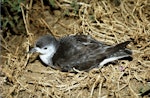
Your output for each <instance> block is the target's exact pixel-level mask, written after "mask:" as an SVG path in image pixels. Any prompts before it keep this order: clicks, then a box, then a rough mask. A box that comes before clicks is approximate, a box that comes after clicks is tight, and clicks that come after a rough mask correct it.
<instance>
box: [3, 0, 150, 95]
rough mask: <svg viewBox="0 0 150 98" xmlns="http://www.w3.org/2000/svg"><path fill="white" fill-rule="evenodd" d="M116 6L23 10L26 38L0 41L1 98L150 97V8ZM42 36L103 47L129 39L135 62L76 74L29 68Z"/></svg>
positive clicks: (62, 4) (66, 4)
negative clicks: (82, 38) (78, 38)
mask: <svg viewBox="0 0 150 98" xmlns="http://www.w3.org/2000/svg"><path fill="white" fill-rule="evenodd" d="M115 1H116V0H113V1H111V0H110V1H109V0H100V1H99V0H94V1H93V0H91V1H89V0H87V1H84V0H83V1H78V2H72V1H69V0H60V1H55V3H56V7H55V9H52V8H51V7H50V6H48V5H46V4H44V3H43V2H42V0H41V2H40V1H38V2H33V1H32V0H31V1H30V2H28V3H27V4H21V8H22V13H23V16H24V17H23V18H24V23H25V27H26V32H27V35H24V34H22V35H9V34H8V35H7V37H5V38H3V36H1V41H2V44H1V47H2V52H1V53H2V55H1V62H2V64H1V73H0V80H1V82H0V85H1V86H0V96H2V97H6V98H7V97H8V98H11V97H17V98H30V97H40V98H42V97H46V98H49V97H50V98H55V97H58V98H61V97H62V98H70V97H71V98H77V97H78V98H87V97H90V98H98V97H103V98H114V97H115V98H140V97H141V98H142V96H143V97H144V98H148V97H150V94H148V91H150V83H149V82H150V28H149V26H150V10H149V9H150V2H149V0H122V1H121V4H120V5H119V4H114V3H115ZM73 4H74V5H73ZM115 5H116V6H115ZM117 5H119V6H117ZM45 34H52V35H54V36H55V37H56V38H60V37H63V36H67V35H70V34H85V35H91V36H93V37H94V38H95V39H97V40H99V41H103V42H105V43H107V44H115V43H119V42H123V41H126V40H129V39H132V40H133V42H132V43H130V44H129V45H128V48H130V49H131V50H132V51H133V60H132V61H125V60H121V61H118V62H117V63H116V64H115V65H112V64H109V65H108V66H104V67H103V68H99V69H98V68H97V69H92V70H91V71H89V72H79V73H77V74H75V73H65V72H60V71H58V70H54V69H52V68H50V67H45V66H43V65H42V64H41V62H40V61H39V60H38V59H37V60H34V61H32V62H31V58H32V56H30V55H29V54H27V53H26V52H27V51H29V47H30V46H33V44H34V42H35V40H36V39H37V38H38V37H40V36H42V35H45ZM33 58H35V57H33ZM141 94H142V96H141Z"/></svg>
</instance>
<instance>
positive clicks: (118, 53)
mask: <svg viewBox="0 0 150 98" xmlns="http://www.w3.org/2000/svg"><path fill="white" fill-rule="evenodd" d="M130 42H131V41H126V42H123V43H120V44H117V45H115V46H110V47H109V48H107V49H106V51H105V54H104V55H105V59H104V60H103V61H102V62H101V63H100V64H99V67H102V66H103V65H104V64H106V63H108V62H111V61H115V60H118V59H122V58H125V57H131V55H132V51H131V50H129V49H127V48H126V46H127V45H128V44H129V43H130Z"/></svg>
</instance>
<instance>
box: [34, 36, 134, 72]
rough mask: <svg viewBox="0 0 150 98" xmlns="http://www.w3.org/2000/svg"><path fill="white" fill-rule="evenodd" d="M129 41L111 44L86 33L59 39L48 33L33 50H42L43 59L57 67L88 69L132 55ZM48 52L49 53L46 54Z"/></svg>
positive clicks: (63, 69) (64, 69)
mask: <svg viewBox="0 0 150 98" xmlns="http://www.w3.org/2000/svg"><path fill="white" fill-rule="evenodd" d="M129 43H130V41H126V42H123V43H120V44H117V45H114V46H110V45H106V44H104V43H102V42H99V41H97V40H95V39H93V38H91V37H90V36H86V35H75V36H67V37H64V38H61V39H59V40H56V39H55V38H54V37H52V36H50V35H46V36H43V37H41V38H40V39H39V40H38V41H37V42H36V45H35V47H34V48H33V49H32V50H31V52H40V53H41V55H40V58H41V60H42V61H43V62H44V63H45V64H47V65H49V66H51V67H53V68H55V69H59V70H61V71H73V68H75V69H77V70H85V71H86V70H90V69H92V68H95V67H102V66H103V65H104V64H106V63H108V62H111V61H114V60H117V59H121V58H124V57H130V56H131V55H132V52H131V51H130V50H129V49H127V48H126V46H127V45H128V44H129ZM45 46H46V47H45ZM49 47H51V48H49ZM46 48H47V49H46ZM48 49H49V50H48ZM33 50H34V51H33ZM41 50H42V51H41ZM50 52H51V53H50ZM46 53H49V55H48V54H47V56H46V55H45V54H46ZM47 60H48V62H47Z"/></svg>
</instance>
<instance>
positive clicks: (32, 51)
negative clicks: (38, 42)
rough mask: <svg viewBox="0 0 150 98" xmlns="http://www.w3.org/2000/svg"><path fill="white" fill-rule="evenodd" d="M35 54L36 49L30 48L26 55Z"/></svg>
mask: <svg viewBox="0 0 150 98" xmlns="http://www.w3.org/2000/svg"><path fill="white" fill-rule="evenodd" d="M34 52H36V49H35V48H32V49H31V50H29V51H28V52H27V53H34Z"/></svg>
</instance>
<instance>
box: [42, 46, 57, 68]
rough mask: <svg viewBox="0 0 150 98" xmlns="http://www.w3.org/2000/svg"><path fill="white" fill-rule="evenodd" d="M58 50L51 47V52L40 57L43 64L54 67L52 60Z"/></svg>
mask: <svg viewBox="0 0 150 98" xmlns="http://www.w3.org/2000/svg"><path fill="white" fill-rule="evenodd" d="M56 50H57V47H56V46H54V45H51V46H50V51H49V52H48V53H46V54H41V55H40V59H41V60H42V62H43V63H45V64H46V65H49V66H52V65H53V62H52V58H53V56H54V54H55V53H56Z"/></svg>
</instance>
